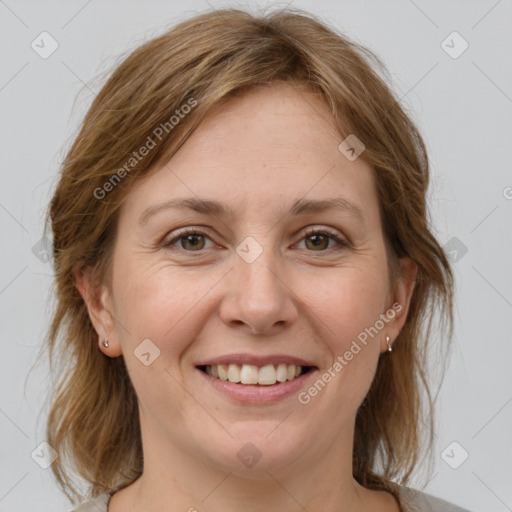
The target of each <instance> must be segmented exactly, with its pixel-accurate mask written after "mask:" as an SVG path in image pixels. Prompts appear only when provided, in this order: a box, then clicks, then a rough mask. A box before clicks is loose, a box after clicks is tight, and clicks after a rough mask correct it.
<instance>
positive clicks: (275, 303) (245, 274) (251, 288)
mask: <svg viewBox="0 0 512 512" xmlns="http://www.w3.org/2000/svg"><path fill="white" fill-rule="evenodd" d="M267 252H270V251H264V252H263V253H262V254H261V255H260V256H259V257H258V258H257V259H256V260H255V261H253V262H252V263H248V262H247V261H245V260H244V259H243V258H241V257H238V256H237V257H236V260H235V264H234V265H235V268H234V269H233V271H232V272H230V273H229V278H228V279H229V285H228V288H229V289H228V293H227V295H226V297H225V298H224V300H223V302H222V304H221V307H220V317H221V319H222V321H223V322H224V323H225V324H226V325H228V326H230V327H234V326H245V327H246V328H247V329H250V331H251V332H252V334H266V335H272V334H274V333H277V332H278V331H280V330H282V329H283V328H284V327H285V326H287V325H288V326H289V325H291V324H292V323H293V322H294V321H295V320H296V318H297V317H298V308H297V301H296V297H295V295H294V293H293V286H292V283H289V282H287V279H286V277H285V276H284V273H283V271H282V270H281V271H280V270H279V266H278V265H276V264H275V261H272V256H268V257H267V256H266V253H267Z"/></svg>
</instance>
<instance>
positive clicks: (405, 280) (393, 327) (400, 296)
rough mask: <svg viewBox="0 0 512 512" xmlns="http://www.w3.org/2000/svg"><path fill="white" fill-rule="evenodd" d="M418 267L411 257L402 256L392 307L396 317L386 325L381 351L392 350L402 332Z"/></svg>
mask: <svg viewBox="0 0 512 512" xmlns="http://www.w3.org/2000/svg"><path fill="white" fill-rule="evenodd" d="M417 271H418V267H417V265H416V263H415V262H414V261H413V260H412V259H411V258H400V275H399V276H398V277H397V282H396V285H395V288H394V296H393V298H392V302H391V303H392V306H391V309H393V311H394V317H393V319H392V320H391V321H390V322H389V324H388V325H387V326H386V332H385V333H384V336H383V337H382V342H381V352H386V351H388V352H391V351H392V349H393V344H394V342H395V340H396V338H397V337H398V335H399V334H400V331H401V330H402V328H403V326H404V324H405V321H406V320H407V315H408V313H409V306H410V304H411V299H412V296H413V293H414V287H415V284H416V274H417Z"/></svg>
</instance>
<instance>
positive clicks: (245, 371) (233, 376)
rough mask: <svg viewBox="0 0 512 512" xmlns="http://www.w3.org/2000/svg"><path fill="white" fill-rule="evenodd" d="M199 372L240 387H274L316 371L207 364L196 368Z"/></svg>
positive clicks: (280, 366) (287, 366) (284, 366)
mask: <svg viewBox="0 0 512 512" xmlns="http://www.w3.org/2000/svg"><path fill="white" fill-rule="evenodd" d="M197 368H198V369H199V370H201V371H202V372H204V373H206V375H209V376H210V377H213V378H214V379H217V380H221V381H227V382H230V383H232V384H239V385H240V386H275V385H279V384H282V383H284V382H287V381H293V380H295V379H298V378H299V377H301V376H303V375H305V374H307V373H310V372H312V371H314V370H315V369H316V367H315V366H301V365H295V364H286V363H279V364H265V365H262V366H257V365H253V364H238V363H229V364H208V365H199V366H197Z"/></svg>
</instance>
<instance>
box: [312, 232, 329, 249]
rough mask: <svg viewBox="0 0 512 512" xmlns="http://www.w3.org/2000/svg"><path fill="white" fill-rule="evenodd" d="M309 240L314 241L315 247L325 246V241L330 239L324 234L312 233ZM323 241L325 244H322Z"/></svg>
mask: <svg viewBox="0 0 512 512" xmlns="http://www.w3.org/2000/svg"><path fill="white" fill-rule="evenodd" d="M309 240H310V241H311V242H312V243H313V246H314V247H323V248H325V241H326V240H328V239H327V237H326V236H324V235H310V236H309ZM322 243H323V245H322Z"/></svg>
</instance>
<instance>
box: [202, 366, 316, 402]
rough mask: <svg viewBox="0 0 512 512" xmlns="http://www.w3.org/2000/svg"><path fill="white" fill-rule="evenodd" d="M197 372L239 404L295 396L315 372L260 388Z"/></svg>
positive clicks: (274, 400)
mask: <svg viewBox="0 0 512 512" xmlns="http://www.w3.org/2000/svg"><path fill="white" fill-rule="evenodd" d="M197 371H198V372H199V373H200V374H201V375H202V376H203V377H204V378H205V379H206V380H207V382H209V383H210V385H211V386H213V388H214V389H216V390H217V391H220V392H221V393H222V394H224V395H226V396H227V397H228V398H231V399H232V400H234V401H236V402H238V403H241V404H269V403H273V402H277V401H279V400H282V399H284V398H287V397H289V396H290V395H293V394H297V393H298V392H299V391H300V389H301V388H303V387H304V386H305V384H306V381H307V380H308V379H309V378H310V377H311V376H312V375H313V374H315V373H316V370H310V371H309V372H308V373H305V374H304V375H301V376H300V377H296V378H295V379H293V380H287V381H286V382H279V383H276V384H273V385H270V386H262V385H257V384H235V383H234V382H229V381H227V380H221V379H216V378H215V377H211V376H210V375H208V374H206V373H205V372H203V371H201V370H199V369H197Z"/></svg>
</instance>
